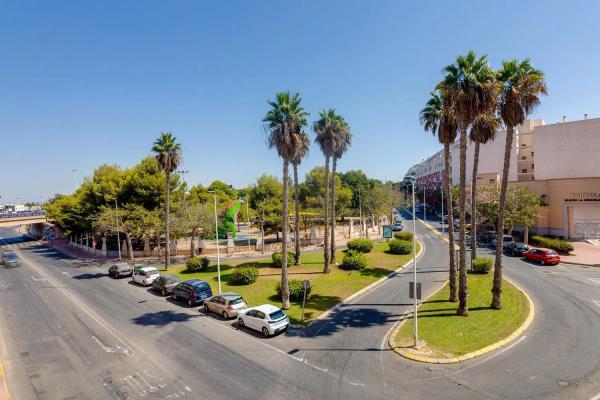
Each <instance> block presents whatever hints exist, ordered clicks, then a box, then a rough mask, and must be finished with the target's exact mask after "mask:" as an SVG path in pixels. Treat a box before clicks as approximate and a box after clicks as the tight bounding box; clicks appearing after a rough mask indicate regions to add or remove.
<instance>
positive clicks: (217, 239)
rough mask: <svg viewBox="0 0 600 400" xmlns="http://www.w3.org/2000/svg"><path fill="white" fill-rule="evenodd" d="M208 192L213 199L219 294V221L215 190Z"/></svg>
mask: <svg viewBox="0 0 600 400" xmlns="http://www.w3.org/2000/svg"><path fill="white" fill-rule="evenodd" d="M208 193H212V195H213V200H214V203H215V238H216V241H217V281H218V282H219V294H221V253H220V251H219V223H218V218H217V192H216V191H214V190H209V191H208Z"/></svg>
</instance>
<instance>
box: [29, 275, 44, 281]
mask: <svg viewBox="0 0 600 400" xmlns="http://www.w3.org/2000/svg"><path fill="white" fill-rule="evenodd" d="M31 279H33V280H34V281H36V282H45V281H46V280H45V279H44V278H39V277H37V276H33V275H31Z"/></svg>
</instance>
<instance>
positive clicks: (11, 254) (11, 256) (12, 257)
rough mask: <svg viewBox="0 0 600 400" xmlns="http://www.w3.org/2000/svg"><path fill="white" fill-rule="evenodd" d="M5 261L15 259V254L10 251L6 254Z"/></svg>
mask: <svg viewBox="0 0 600 400" xmlns="http://www.w3.org/2000/svg"><path fill="white" fill-rule="evenodd" d="M6 260H7V261H17V255H16V254H14V253H10V254H7V255H6Z"/></svg>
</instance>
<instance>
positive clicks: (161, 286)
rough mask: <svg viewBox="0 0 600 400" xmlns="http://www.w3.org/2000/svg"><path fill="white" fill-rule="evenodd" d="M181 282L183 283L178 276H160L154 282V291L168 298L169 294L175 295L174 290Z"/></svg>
mask: <svg viewBox="0 0 600 400" xmlns="http://www.w3.org/2000/svg"><path fill="white" fill-rule="evenodd" d="M179 282H181V279H179V277H178V276H177V275H172V274H165V275H160V276H159V277H158V278H156V279H155V280H154V281H153V282H152V289H154V290H155V291H157V292H158V293H160V294H162V295H163V296H166V295H167V294H171V293H173V288H174V287H175V286H176V285H177V284H178V283H179Z"/></svg>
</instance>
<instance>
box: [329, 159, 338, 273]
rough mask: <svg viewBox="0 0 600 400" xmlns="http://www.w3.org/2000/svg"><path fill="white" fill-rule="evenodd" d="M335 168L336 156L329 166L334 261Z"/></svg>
mask: <svg viewBox="0 0 600 400" xmlns="http://www.w3.org/2000/svg"><path fill="white" fill-rule="evenodd" d="M336 169H337V157H335V156H334V157H333V166H332V168H331V212H330V214H331V262H332V263H335V171H336Z"/></svg>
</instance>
